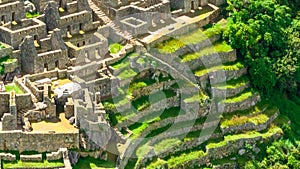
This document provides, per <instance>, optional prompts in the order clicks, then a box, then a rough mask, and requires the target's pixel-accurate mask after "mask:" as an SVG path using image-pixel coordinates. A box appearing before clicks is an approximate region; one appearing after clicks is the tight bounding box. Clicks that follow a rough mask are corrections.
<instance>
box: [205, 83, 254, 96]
mask: <svg viewBox="0 0 300 169" xmlns="http://www.w3.org/2000/svg"><path fill="white" fill-rule="evenodd" d="M224 84H225V82H224ZM250 86H251V85H250V81H248V82H246V83H245V84H244V85H242V86H239V87H237V88H218V87H211V93H214V96H218V97H220V98H226V97H227V98H228V97H233V96H235V95H237V94H239V93H241V92H242V91H244V90H245V89H247V88H249V87H250Z"/></svg>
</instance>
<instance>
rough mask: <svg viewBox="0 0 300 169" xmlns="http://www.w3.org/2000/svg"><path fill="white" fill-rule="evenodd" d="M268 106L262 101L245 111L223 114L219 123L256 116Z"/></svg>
mask: <svg viewBox="0 0 300 169" xmlns="http://www.w3.org/2000/svg"><path fill="white" fill-rule="evenodd" d="M269 106H270V105H269V104H267V103H265V102H264V101H262V102H259V103H257V104H256V105H255V106H253V107H250V108H249V109H247V110H238V111H234V112H230V113H226V114H223V115H222V117H221V122H223V121H224V120H228V119H232V118H234V117H235V116H246V117H252V116H255V115H256V114H259V113H262V112H264V111H265V110H266V109H267V108H268V107H269Z"/></svg>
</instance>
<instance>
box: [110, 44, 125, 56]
mask: <svg viewBox="0 0 300 169" xmlns="http://www.w3.org/2000/svg"><path fill="white" fill-rule="evenodd" d="M123 47H124V46H122V45H121V44H118V43H113V44H110V45H109V51H110V53H112V54H116V53H118V52H120V50H122V48H123Z"/></svg>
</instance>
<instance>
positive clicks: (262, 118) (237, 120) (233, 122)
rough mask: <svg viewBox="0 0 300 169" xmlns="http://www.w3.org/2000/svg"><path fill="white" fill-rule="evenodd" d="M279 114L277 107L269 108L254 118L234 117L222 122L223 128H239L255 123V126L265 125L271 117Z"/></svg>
mask: <svg viewBox="0 0 300 169" xmlns="http://www.w3.org/2000/svg"><path fill="white" fill-rule="evenodd" d="M276 112H278V109H277V108H276V107H268V108H267V109H266V110H265V111H263V112H262V113H259V114H256V115H254V116H250V117H248V116H238V115H237V116H233V117H232V118H230V119H225V120H222V122H221V128H226V127H230V126H237V125H241V124H245V123H253V124H255V125H259V124H264V123H266V122H267V121H268V120H269V117H270V116H272V115H274V114H275V113H276Z"/></svg>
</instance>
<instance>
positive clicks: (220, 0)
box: [208, 0, 226, 6]
mask: <svg viewBox="0 0 300 169" xmlns="http://www.w3.org/2000/svg"><path fill="white" fill-rule="evenodd" d="M208 1H209V3H212V4H214V5H216V6H221V5H223V4H225V3H226V0H208Z"/></svg>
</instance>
